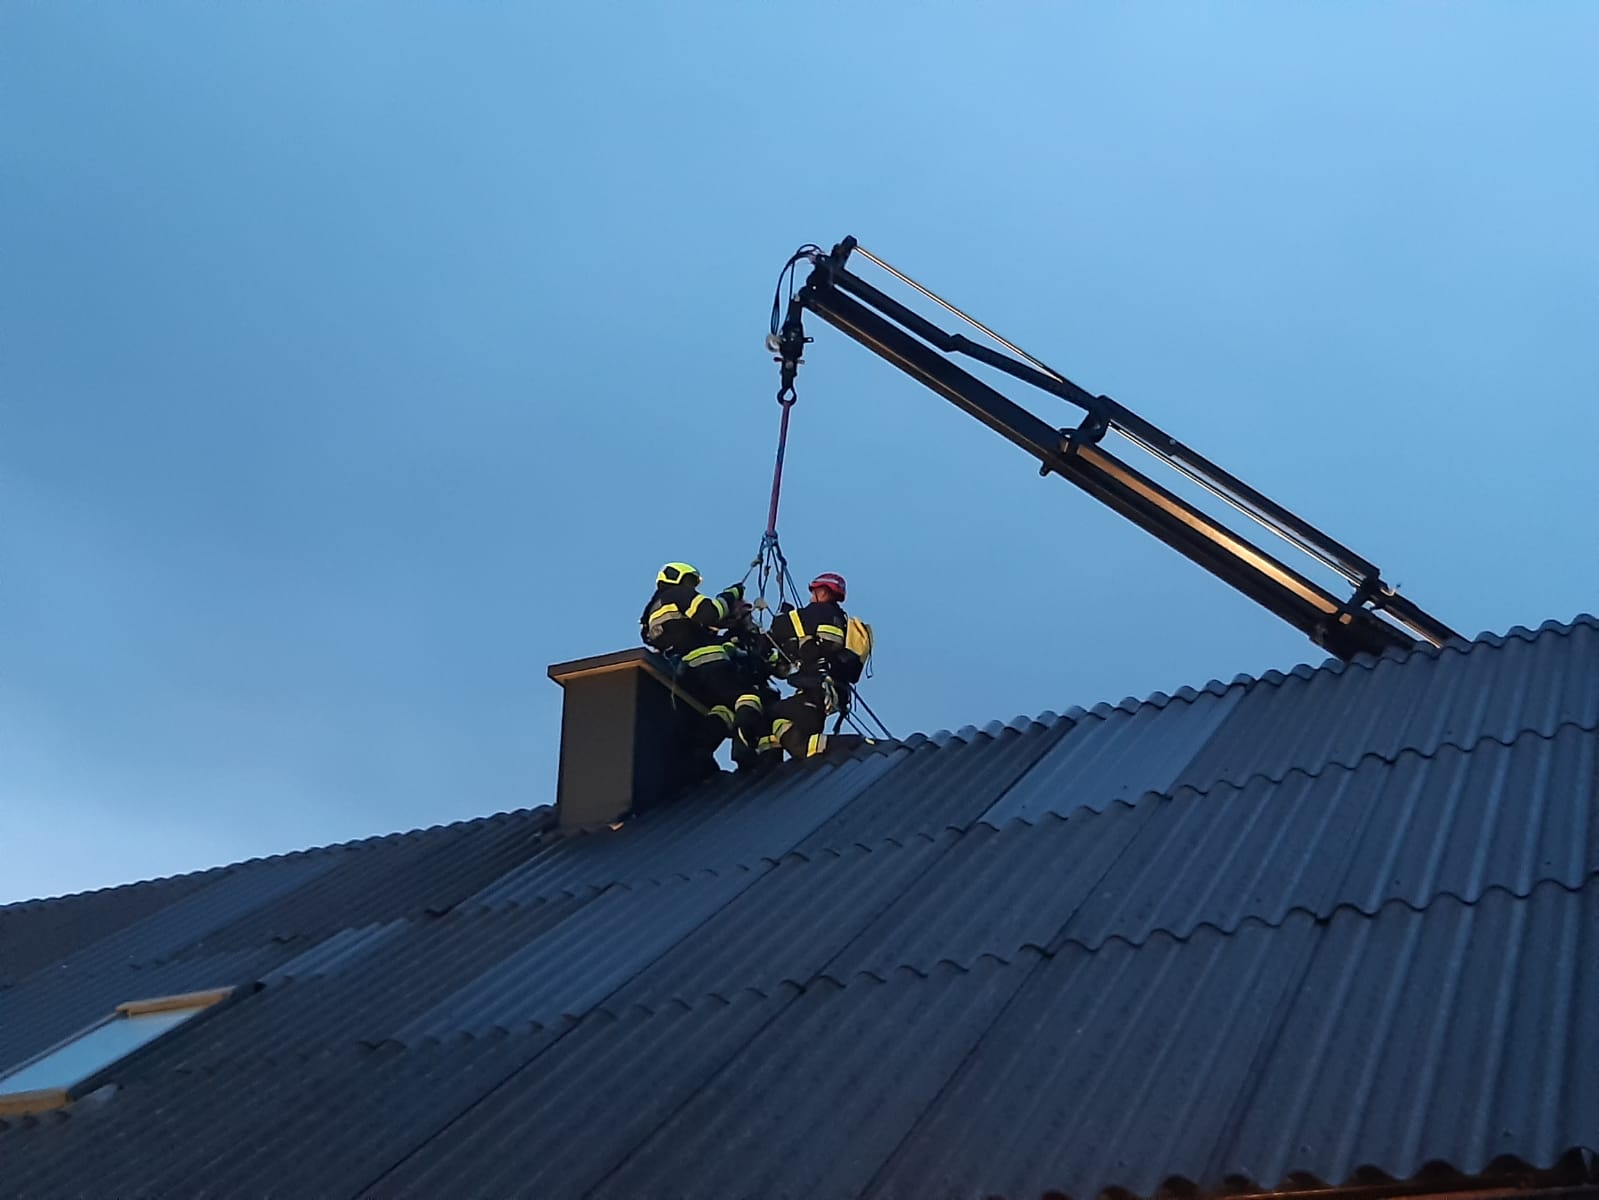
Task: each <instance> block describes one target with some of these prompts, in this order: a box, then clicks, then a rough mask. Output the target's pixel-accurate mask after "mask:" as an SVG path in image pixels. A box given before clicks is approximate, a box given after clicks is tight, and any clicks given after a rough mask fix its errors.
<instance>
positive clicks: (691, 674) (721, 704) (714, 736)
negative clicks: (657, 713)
mask: <svg viewBox="0 0 1599 1200" xmlns="http://www.w3.org/2000/svg"><path fill="white" fill-rule="evenodd" d="M683 684H684V687H685V688H686V689H687V691H688V692H689V694H690V695H692V696H693V697H694V698H695V699H696V700H698V701H699V702H700V703H701V704H703V705H704V706H705V707H706V708H707V709H708V710H709V713H708V714H707V715H706V716H705V717H704V718H703V719H702V720H701V722H700V729H701V731H702V732H701V737H702V738H703V741H704V743H705V746H706V749H707V750H708V751H713V752H714V751H715V749H716V748H717V747H718V746H720V745H721V744H722V739H723V738H726V737H732V736H733V729H734V725H735V723H736V720H737V716H736V713H735V711H734V708H735V705H736V704H737V702H738V694H739V692H740V691H741V690H742V689H741V687H740V681H739V678H738V673H737V672H736V671H734V670H733V668H732V666H731V664H728V663H722V662H712V663H708V664H706V665H705V666H700V667H691V668H690V669H689V670H688V671H687V672H685V674H684V675H683Z"/></svg>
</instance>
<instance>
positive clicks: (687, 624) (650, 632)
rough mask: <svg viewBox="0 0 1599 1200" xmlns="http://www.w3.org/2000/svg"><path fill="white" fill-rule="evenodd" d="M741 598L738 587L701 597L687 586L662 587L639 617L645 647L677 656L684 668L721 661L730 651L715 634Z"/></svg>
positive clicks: (680, 584) (658, 588) (729, 619)
mask: <svg viewBox="0 0 1599 1200" xmlns="http://www.w3.org/2000/svg"><path fill="white" fill-rule="evenodd" d="M743 598H744V589H743V588H742V587H741V586H740V585H738V584H735V585H734V586H732V587H730V588H728V589H727V590H726V591H724V592H721V593H720V594H718V595H715V596H703V595H701V594H700V593H699V592H698V591H697V590H696V589H695V588H694V587H693V586H692V585H690V584H687V583H674V584H662V585H661V586H659V587H657V588H656V589H655V594H654V595H653V596H651V597H650V600H649V603H648V604H646V605H645V606H644V611H643V612H641V613H640V614H639V633H640V635H641V636H642V637H643V639H644V644H645V645H647V646H649V647H651V648H652V649H655V650H659V651H661V652H662V653H663V654H673V655H676V656H678V657H680V658H681V659H682V660H683V662H684V664H685V665H686V666H690V667H697V666H703V665H705V664H707V663H711V662H724V661H726V660H727V658H728V656H729V651H728V649H727V647H726V646H725V645H723V643H722V639H721V637H719V636H718V633H717V631H718V630H720V629H723V628H725V627H726V626H727V624H728V623H729V621H731V620H732V618H733V611H734V606H735V605H736V604H737V603H738V602H739V601H740V600H742V599H743Z"/></svg>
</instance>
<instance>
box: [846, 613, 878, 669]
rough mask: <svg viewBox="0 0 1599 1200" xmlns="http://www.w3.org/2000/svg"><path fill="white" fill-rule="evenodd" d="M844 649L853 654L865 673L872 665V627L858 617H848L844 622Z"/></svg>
mask: <svg viewBox="0 0 1599 1200" xmlns="http://www.w3.org/2000/svg"><path fill="white" fill-rule="evenodd" d="M844 649H846V650H850V651H853V652H854V654H855V657H857V658H859V659H860V660H861V670H862V671H865V670H866V669H867V668H868V667H870V666H871V665H872V627H871V626H870V625H868V624H867V623H866V622H865V621H863V620H861V619H860V618H859V617H850V618H849V620H848V621H846V622H845V629H844Z"/></svg>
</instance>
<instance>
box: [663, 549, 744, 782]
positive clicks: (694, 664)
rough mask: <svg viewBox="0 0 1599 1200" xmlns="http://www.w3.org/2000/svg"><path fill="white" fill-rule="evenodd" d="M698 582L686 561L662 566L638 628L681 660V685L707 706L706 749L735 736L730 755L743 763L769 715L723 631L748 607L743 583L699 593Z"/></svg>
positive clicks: (696, 576) (675, 660)
mask: <svg viewBox="0 0 1599 1200" xmlns="http://www.w3.org/2000/svg"><path fill="white" fill-rule="evenodd" d="M699 585H700V573H699V571H698V570H697V569H696V568H694V567H693V566H691V565H690V564H688V563H683V562H670V563H667V564H666V565H665V566H663V567H662V568H661V569H660V571H659V572H658V573H657V574H656V576H655V592H654V594H653V595H652V596H651V597H650V599H649V603H647V604H646V605H645V606H644V610H643V612H641V613H640V614H639V631H640V634H641V636H642V637H643V639H644V644H645V645H647V646H649V647H650V648H651V649H654V650H658V651H660V652H661V653H662V654H665V655H666V656H668V657H669V658H671V659H672V660H673V661H674V662H676V663H678V664H680V665H681V666H680V674H679V676H678V679H679V681H680V682H681V683H682V685H683V689H684V690H685V691H687V692H688V693H689V695H691V696H693V697H694V698H695V699H696V700H698V701H699V702H700V703H701V704H703V705H705V707H706V708H708V709H710V714H709V716H707V717H706V723H705V727H704V729H705V741H706V742H707V744H708V746H709V748H710V749H712V750H714V749H715V748H716V747H717V746H719V745H720V744H721V742H722V739H723V738H724V737H731V738H733V758H734V760H735V762H737V763H738V764H739V765H740V766H743V765H745V763H746V762H751V763H752V762H753V761H754V759H755V756H756V753H757V748H758V746H759V744H760V741H761V738H762V737H763V736H764V735H765V733H766V725H767V723H768V722H769V720H770V717H769V715H768V714H767V711H766V702H765V700H764V699H763V697H762V695H761V693H760V691H759V689H757V688H756V687H754V686H752V685H751V684H750V682H749V681H748V678H747V672H746V671H745V670H744V669H742V668H741V665H740V664H739V662H738V661H737V660H736V659H735V654H736V653H737V651H736V647H735V645H734V644H733V643H731V642H730V641H729V640H727V634H726V632H725V631H728V630H730V628H731V627H733V626H735V625H736V624H737V623H738V621H739V620H740V619H741V618H744V617H745V614H747V612H748V605H746V604H745V603H744V585H743V584H738V583H736V584H734V585H733V586H732V587H730V588H727V589H726V590H724V591H722V592H720V593H718V594H717V595H715V596H705V595H702V594H701V593H700V591H699Z"/></svg>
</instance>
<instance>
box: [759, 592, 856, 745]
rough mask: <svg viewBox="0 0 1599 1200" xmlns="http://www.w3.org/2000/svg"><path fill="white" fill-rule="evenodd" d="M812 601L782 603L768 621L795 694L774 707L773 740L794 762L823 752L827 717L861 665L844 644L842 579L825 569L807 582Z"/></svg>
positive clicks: (845, 697) (842, 705) (843, 703)
mask: <svg viewBox="0 0 1599 1200" xmlns="http://www.w3.org/2000/svg"><path fill="white" fill-rule="evenodd" d="M810 591H811V602H810V603H809V604H807V605H805V606H804V607H803V608H794V607H792V606H791V605H785V606H784V607H783V608H782V609H781V610H780V611H779V612H778V614H777V619H776V620H775V621H773V623H772V640H773V641H775V642H776V643H777V648H778V650H779V651H780V652H781V654H782V655H783V657H784V658H785V659H786V660H787V662H788V663H789V664H790V666H789V676H788V682H789V683H791V684H793V685H794V694H793V695H792V696H790V697H788V698H787V699H786V700H783V701H782V702H781V703H779V704H778V705H777V708H776V710H775V712H774V719H773V721H772V736H773V737H775V738H776V739H777V740H778V742H779V743H780V744H781V745H782V747H783V748H784V749H785V750H787V751H788V752H789V754H790V755H792V756H793V757H794V758H807V757H810V756H811V755H815V754H820V753H822V752H823V751H824V750H825V749H826V748H827V735H826V734H825V733H824V732H823V730H824V729H825V728H826V725H827V718H828V717H829V716H831V715H832V714H834V713H837V712H842V711H844V710H845V709H846V708H847V707H848V705H849V689H850V685H851V684H854V683H856V682H858V681H859V679H860V677H861V667H862V662H861V658H860V656H859V655H858V654H856V653H855V652H854V651H853V650H851V649H850V648H849V647H848V645H847V644H846V639H847V633H848V630H849V615H848V614H847V613H845V611H844V597H845V596H846V595H847V594H848V592H849V588H848V585H847V584H846V583H845V582H844V577H843V576H842V575H840V574H838V573H836V572H833V571H824V572H823V573H822V574H820V575H818V576H817V577H816V578H815V579H813V580H811V586H810Z"/></svg>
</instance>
